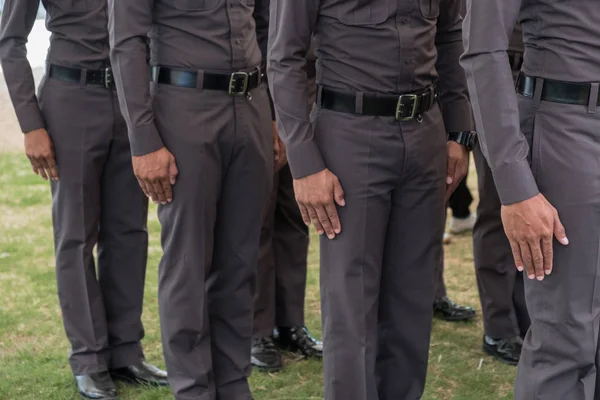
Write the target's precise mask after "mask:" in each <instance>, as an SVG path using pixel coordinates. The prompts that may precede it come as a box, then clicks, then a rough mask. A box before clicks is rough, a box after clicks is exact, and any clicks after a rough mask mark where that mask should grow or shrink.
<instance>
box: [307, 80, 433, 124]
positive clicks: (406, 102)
mask: <svg viewBox="0 0 600 400" xmlns="http://www.w3.org/2000/svg"><path fill="white" fill-rule="evenodd" d="M437 98H438V92H437V84H433V85H432V86H429V87H427V88H425V89H422V90H419V91H415V92H413V93H401V94H397V95H389V94H377V93H362V92H342V91H339V90H337V89H332V88H329V87H326V86H321V87H320V90H319V96H318V99H317V105H319V106H320V107H322V108H326V109H329V110H333V111H338V112H344V113H350V114H358V115H371V116H382V117H385V116H388V117H394V118H395V119H396V120H397V121H410V120H413V119H419V118H420V116H421V114H424V113H425V112H427V111H429V109H430V108H431V107H432V106H433V105H434V104H435V102H436V101H437Z"/></svg>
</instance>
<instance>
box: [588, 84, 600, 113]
mask: <svg viewBox="0 0 600 400" xmlns="http://www.w3.org/2000/svg"><path fill="white" fill-rule="evenodd" d="M598 86H599V84H598V82H594V83H592V84H591V85H590V99H589V102H588V111H587V112H588V114H595V113H596V107H597V106H598Z"/></svg>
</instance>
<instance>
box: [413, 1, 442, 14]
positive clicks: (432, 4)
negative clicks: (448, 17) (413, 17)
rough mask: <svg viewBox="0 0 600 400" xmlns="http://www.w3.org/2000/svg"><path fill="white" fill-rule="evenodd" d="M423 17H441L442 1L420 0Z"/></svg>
mask: <svg viewBox="0 0 600 400" xmlns="http://www.w3.org/2000/svg"><path fill="white" fill-rule="evenodd" d="M418 1H419V9H420V10H421V15H423V17H424V18H427V19H433V18H437V17H439V16H440V0H418Z"/></svg>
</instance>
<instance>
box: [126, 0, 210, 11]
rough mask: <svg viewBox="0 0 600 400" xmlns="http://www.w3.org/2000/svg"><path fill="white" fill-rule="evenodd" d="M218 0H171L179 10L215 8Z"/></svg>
mask: <svg viewBox="0 0 600 400" xmlns="http://www.w3.org/2000/svg"><path fill="white" fill-rule="evenodd" d="M121 1H123V0H121ZM220 2H221V0H173V7H175V8H176V9H178V10H180V11H205V10H211V9H213V8H215V7H216V6H218V5H219V3H220Z"/></svg>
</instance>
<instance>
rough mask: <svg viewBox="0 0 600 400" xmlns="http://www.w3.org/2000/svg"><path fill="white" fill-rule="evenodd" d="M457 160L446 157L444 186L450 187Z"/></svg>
mask: <svg viewBox="0 0 600 400" xmlns="http://www.w3.org/2000/svg"><path fill="white" fill-rule="evenodd" d="M457 163H458V160H456V159H454V158H452V157H448V166H447V168H446V185H452V183H453V182H454V180H455V179H454V174H455V172H456V164H457Z"/></svg>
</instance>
